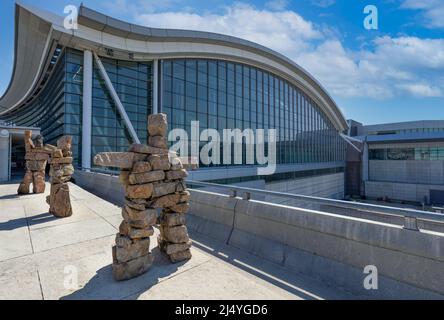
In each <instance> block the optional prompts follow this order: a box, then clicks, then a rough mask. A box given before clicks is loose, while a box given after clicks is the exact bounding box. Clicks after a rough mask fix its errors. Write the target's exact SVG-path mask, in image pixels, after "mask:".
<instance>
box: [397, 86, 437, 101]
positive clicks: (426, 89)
mask: <svg viewBox="0 0 444 320" xmlns="http://www.w3.org/2000/svg"><path fill="white" fill-rule="evenodd" d="M398 87H399V88H400V89H402V90H405V91H406V92H408V93H410V94H412V95H413V96H416V97H429V98H433V97H441V96H442V90H441V88H438V87H431V86H429V85H428V84H422V83H412V84H400V85H399V86H398Z"/></svg>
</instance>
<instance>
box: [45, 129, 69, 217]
mask: <svg viewBox="0 0 444 320" xmlns="http://www.w3.org/2000/svg"><path fill="white" fill-rule="evenodd" d="M71 146H72V137H71V136H64V137H62V138H60V139H59V140H58V141H57V148H54V149H53V151H52V154H51V159H50V160H49V163H50V166H51V167H50V171H49V175H50V183H51V193H50V195H49V196H48V197H47V198H46V202H47V203H48V204H49V206H50V208H49V212H50V213H51V214H53V215H54V216H56V217H59V218H66V217H70V216H72V206H71V199H70V196H69V186H68V182H69V181H70V180H71V177H72V175H73V174H74V167H73V165H72V159H73V158H72V151H71Z"/></svg>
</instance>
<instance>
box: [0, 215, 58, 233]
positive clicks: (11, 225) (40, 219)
mask: <svg viewBox="0 0 444 320" xmlns="http://www.w3.org/2000/svg"><path fill="white" fill-rule="evenodd" d="M58 219H60V218H56V217H54V216H53V215H52V214H50V213H48V212H46V213H42V214H39V215H36V216H31V217H23V218H18V219H14V220H9V221H7V222H2V223H0V231H10V230H15V229H19V228H22V227H26V226H34V225H37V224H41V223H46V222H50V221H54V220H58Z"/></svg>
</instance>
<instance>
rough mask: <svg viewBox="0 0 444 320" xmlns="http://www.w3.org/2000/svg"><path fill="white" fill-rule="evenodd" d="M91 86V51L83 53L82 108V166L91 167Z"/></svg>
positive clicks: (87, 168)
mask: <svg viewBox="0 0 444 320" xmlns="http://www.w3.org/2000/svg"><path fill="white" fill-rule="evenodd" d="M92 86H93V58H92V52H91V51H88V50H86V51H85V52H84V53H83V109H82V168H84V169H86V170H89V169H91V135H92Z"/></svg>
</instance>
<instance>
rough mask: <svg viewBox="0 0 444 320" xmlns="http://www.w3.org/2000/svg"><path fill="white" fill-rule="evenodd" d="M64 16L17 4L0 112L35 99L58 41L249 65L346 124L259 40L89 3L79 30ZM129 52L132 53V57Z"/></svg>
mask: <svg viewBox="0 0 444 320" xmlns="http://www.w3.org/2000/svg"><path fill="white" fill-rule="evenodd" d="M63 20H64V19H63V17H59V16H57V15H54V14H51V13H49V12H46V11H42V10H39V9H36V8H33V7H30V6H27V5H23V4H17V5H16V21H15V24H16V26H15V61H14V71H13V76H12V79H11V82H10V85H9V87H8V89H7V90H6V92H5V94H4V95H3V97H1V98H0V116H1V115H4V114H6V113H9V112H11V111H14V110H15V109H16V108H20V107H22V106H23V105H24V104H25V103H26V102H28V101H31V100H32V99H33V98H34V97H35V96H37V95H38V94H39V92H40V90H41V89H42V88H43V86H44V83H45V80H46V79H47V77H48V73H49V71H48V70H49V69H50V68H49V66H50V61H51V58H52V55H53V53H54V49H55V47H56V46H57V45H62V46H67V47H71V48H76V49H80V50H85V49H89V50H94V51H95V52H97V53H98V54H99V55H101V56H107V53H109V49H112V52H113V57H114V58H116V59H123V60H139V61H143V60H152V59H163V58H216V59H226V60H230V61H236V62H240V63H246V64H249V65H253V66H256V67H259V68H262V69H264V70H266V71H269V72H272V73H274V74H276V75H278V76H280V77H282V78H284V79H286V80H287V81H289V82H291V83H293V84H294V85H296V86H297V87H299V88H301V89H302V90H303V91H304V92H305V93H306V94H307V95H309V96H310V97H311V98H312V99H313V100H314V101H315V102H316V103H317V104H318V105H319V106H320V108H322V109H323V111H324V112H325V113H326V114H327V115H328V116H329V118H330V119H331V121H332V123H333V124H334V125H335V127H336V128H337V129H338V130H339V131H343V130H345V129H346V128H347V127H348V125H347V122H346V120H345V118H344V116H343V114H342V113H341V111H340V110H339V108H338V107H337V105H336V103H335V102H334V101H333V99H332V98H331V97H330V95H329V94H328V93H327V91H326V90H325V89H324V88H323V87H322V86H321V85H320V84H319V82H317V81H316V80H315V79H314V78H313V77H312V76H311V75H310V74H309V73H308V72H307V71H306V70H304V69H303V68H302V67H300V66H299V65H297V64H296V63H295V62H293V61H292V60H290V59H288V58H286V57H285V56H283V55H281V54H279V53H277V52H275V51H273V50H270V49H268V48H266V47H263V46H261V45H258V44H256V43H253V42H250V41H246V40H243V39H239V38H235V37H231V36H226V35H220V34H215V33H208V32H200V31H187V30H173V29H156V28H147V27H143V26H138V25H134V24H130V23H126V22H123V21H120V20H117V19H114V18H111V17H108V16H106V15H103V14H101V13H98V12H96V11H93V10H91V9H89V8H86V7H83V6H82V7H80V10H79V19H78V22H79V29H78V30H67V29H65V28H64V27H63ZM129 53H131V57H130V55H129Z"/></svg>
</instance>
